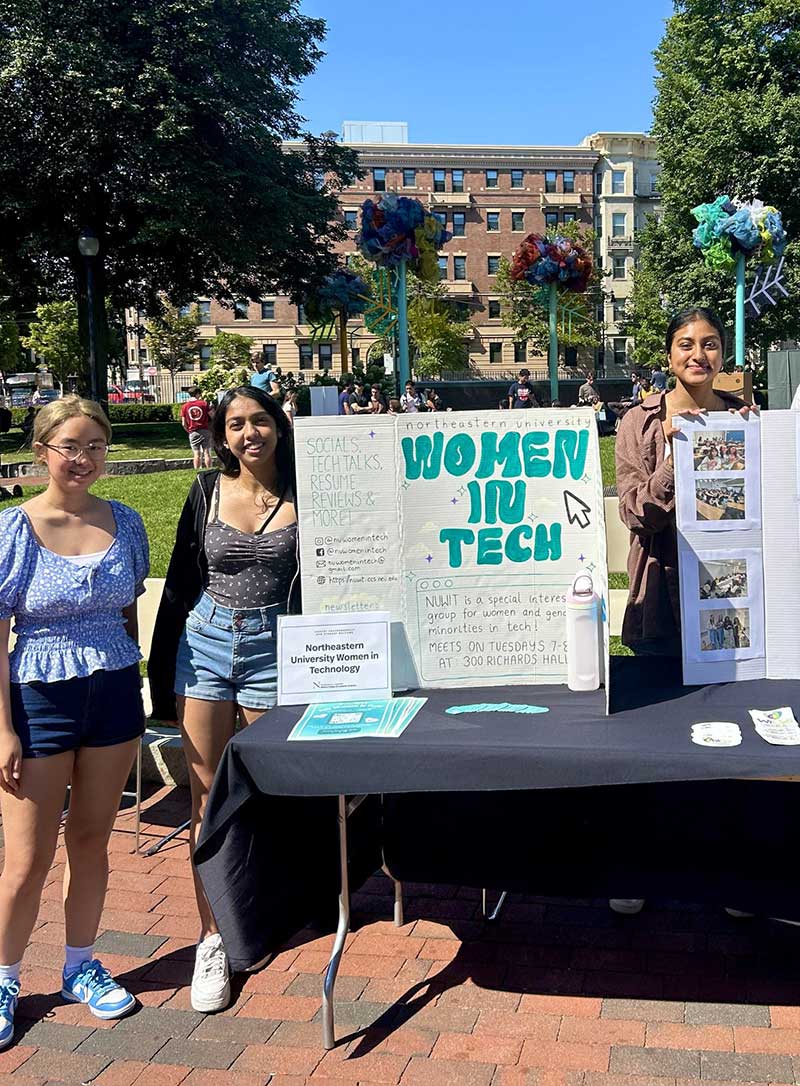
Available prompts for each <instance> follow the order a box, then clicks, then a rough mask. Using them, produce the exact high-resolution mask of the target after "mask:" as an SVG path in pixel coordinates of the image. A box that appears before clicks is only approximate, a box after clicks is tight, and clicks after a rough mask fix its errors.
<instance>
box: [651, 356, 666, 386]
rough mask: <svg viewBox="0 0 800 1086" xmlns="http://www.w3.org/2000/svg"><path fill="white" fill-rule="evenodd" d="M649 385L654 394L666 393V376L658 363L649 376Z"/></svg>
mask: <svg viewBox="0 0 800 1086" xmlns="http://www.w3.org/2000/svg"><path fill="white" fill-rule="evenodd" d="M650 383H651V385H652V386H653V390H654V391H655V392H666V391H667V375H666V373H664V371H663V369H662V368H661V366H660V364H659V363H658V362H656V364H655V366H653V372H652V374H651V375H650Z"/></svg>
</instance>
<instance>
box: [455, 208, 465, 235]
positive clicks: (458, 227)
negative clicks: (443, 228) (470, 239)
mask: <svg viewBox="0 0 800 1086" xmlns="http://www.w3.org/2000/svg"><path fill="white" fill-rule="evenodd" d="M466 232H467V216H466V213H465V212H463V211H454V212H453V237H454V238H463V237H464V235H465V234H466Z"/></svg>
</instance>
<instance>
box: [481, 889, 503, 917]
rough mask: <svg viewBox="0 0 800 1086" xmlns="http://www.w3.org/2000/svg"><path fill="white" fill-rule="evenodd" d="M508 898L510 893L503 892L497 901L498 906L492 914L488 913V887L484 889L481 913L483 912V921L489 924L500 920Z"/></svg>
mask: <svg viewBox="0 0 800 1086" xmlns="http://www.w3.org/2000/svg"><path fill="white" fill-rule="evenodd" d="M507 897H508V891H507V890H503V892H502V893H501V894H500V897H499V898H498V899H497V904H496V905H495V907H494V909H493V910H492V912H491V913H490V912H488V911H487V900H486V887H484V888H483V889H482V890H481V911H482V912H483V919H484V920H488V921H489V922H491V921H493V920H498V919H499V917H500V913H501V912H502V911H503V906H504V905H505V903H506V898H507Z"/></svg>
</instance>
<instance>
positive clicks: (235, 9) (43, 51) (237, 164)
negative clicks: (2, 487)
mask: <svg viewBox="0 0 800 1086" xmlns="http://www.w3.org/2000/svg"><path fill="white" fill-rule="evenodd" d="M324 33H325V24H324V23H323V21H322V20H320V19H315V18H311V17H309V16H307V15H304V14H301V13H300V11H299V5H298V3H297V0H236V2H235V3H213V2H211V0H131V2H130V3H125V4H109V3H107V0H0V147H2V155H0V192H1V193H2V202H0V279H2V284H3V293H9V294H11V295H12V296H13V297H14V298H15V299H20V298H22V299H28V300H30V299H38V298H41V297H43V296H45V297H64V296H66V295H68V294H71V293H73V292H74V291H75V284H76V283H83V281H84V274H83V265H82V262H81V257H80V256H79V254H78V251H77V247H76V246H77V238H78V234H79V232H80V230H81V228H82V227H84V226H90V227H92V228H93V229H94V231H95V233H96V234H97V236H98V238H99V241H100V251H99V254H98V256H97V257H95V258H94V268H95V285H96V291H97V295H98V298H99V302H98V305H97V306H96V310H97V323H98V330H99V336H100V338H101V341H102V342H103V343H105V336H104V329H103V328H102V327H101V326H102V325H103V323H104V321H105V308H104V306H103V305H102V299H103V297H104V296H105V297H109V298H110V299H111V300H112V302H113V304H114V307H115V308H117V309H122V308H123V307H125V306H130V305H134V304H136V305H138V306H139V307H140V308H142V309H143V310H144V311H145V312H148V313H149V314H151V315H155V314H157V313H158V312H159V310H160V306H161V299H162V297H166V298H168V299H170V301H171V302H172V303H175V304H181V303H183V304H185V303H188V302H190V301H191V300H193V299H194V298H197V297H200V296H213V297H218V298H223V299H233V298H235V297H251V298H258V297H260V296H261V295H262V294H265V293H276V292H279V293H289V294H291V295H293V296H296V297H299V296H300V295H301V294H302V293H303V292H304V290H305V289H307V288H308V286H309V285H310V284H312V283H314V282H316V281H318V280H319V279H320V278H321V277H322V276H324V275H325V273H326V272H327V271H328V270H329V269H330V268H331V267H332V266H333V264H334V262H335V255H334V253H333V242H334V241H336V240H337V239H339V238H343V237H344V236H345V231H344V226H343V224H341V222H340V218H339V215H338V206H337V203H338V201H337V193H338V191H339V189H340V188H341V187H342V185H343V184H348V183H349V182H350V181H351V180H352V179H354V177H355V176H357V165H356V156H355V154H354V153H353V152H352V151H351V150H350V149H349V148H346V147H343V146H342V145H341V144H339V143H338V142H337V139H336V137H335V134H333V133H324V134H322V135H321V136H313V135H311V134H309V133H307V132H305V131H304V129H303V120H302V118H301V117H300V116H299V114H298V113H297V109H296V105H297V97H298V87H299V84H300V83H301V81H302V80H303V79H305V78H306V77H307V76H308V75H310V74H311V72H313V70H314V69H315V67H316V65H317V64H318V63H319V60H320V58H321V57H322V55H323V53H322V50H321V42H322V40H323V37H324ZM79 294H80V296H82V297H84V294H85V292H84V291H83V290H81V291H80V292H79ZM28 307H29V305H25V306H23V308H28Z"/></svg>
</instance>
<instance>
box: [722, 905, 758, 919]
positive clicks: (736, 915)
mask: <svg viewBox="0 0 800 1086" xmlns="http://www.w3.org/2000/svg"><path fill="white" fill-rule="evenodd" d="M725 912H726V913H727V914H728V916H732V917H733V919H734V920H752V919H753V917H754V916H755V915H756V914H755V913H746V912H743V911H742V909H729V908H728V907H727V905H726V906H725Z"/></svg>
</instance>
